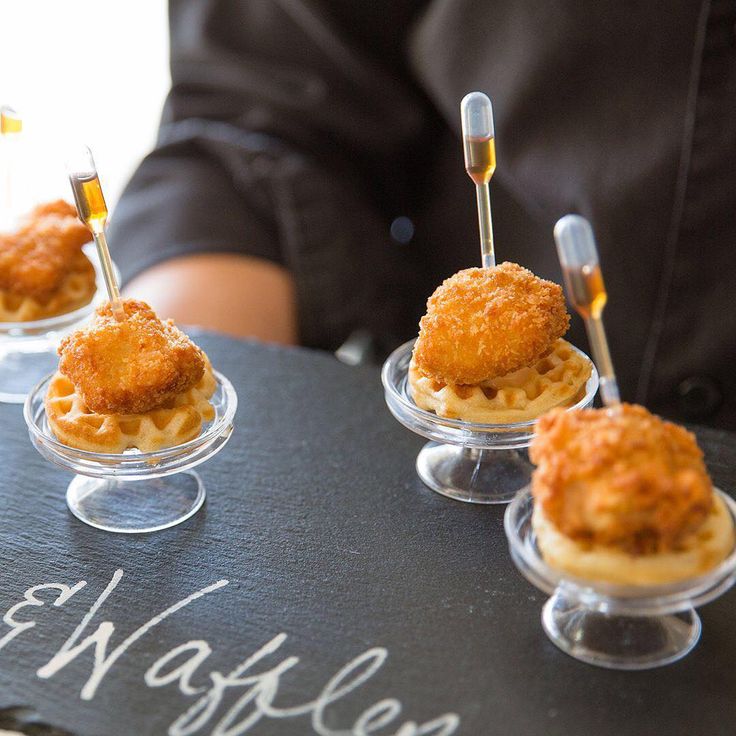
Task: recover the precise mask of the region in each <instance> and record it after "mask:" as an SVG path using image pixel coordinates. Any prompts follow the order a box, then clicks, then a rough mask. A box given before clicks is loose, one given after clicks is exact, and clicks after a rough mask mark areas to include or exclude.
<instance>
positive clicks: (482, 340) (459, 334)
mask: <svg viewBox="0 0 736 736" xmlns="http://www.w3.org/2000/svg"><path fill="white" fill-rule="evenodd" d="M569 323H570V315H568V314H567V310H566V309H565V299H564V296H563V293H562V288H561V287H560V286H559V285H558V284H553V283H552V282H551V281H545V280H544V279H540V278H538V277H537V276H535V275H534V274H533V273H532V272H531V271H528V270H527V269H525V268H522V267H521V266H519V265H517V264H516V263H502V264H500V265H498V266H495V267H494V268H468V269H465V270H464V271H458V273H456V274H455V275H454V276H451V277H450V278H449V279H446V280H445V281H444V282H443V283H442V285H441V286H439V287H438V288H437V290H436V291H435V292H434V294H432V296H431V297H430V298H429V300H428V301H427V314H426V315H425V316H424V317H422V320H421V322H420V323H419V337H418V339H417V342H416V346H415V348H414V361H415V363H416V365H417V367H418V368H419V369H420V370H421V371H422V373H424V374H425V375H427V376H430V377H433V378H437V379H439V380H442V381H445V382H447V383H454V384H477V383H480V382H481V381H487V380H488V379H490V378H495V377H496V376H503V375H506V374H507V373H511V372H512V371H515V370H517V369H519V368H522V367H524V366H527V365H530V364H532V363H534V362H535V361H536V360H537V359H538V358H540V357H541V356H542V355H543V354H544V353H546V352H547V351H548V350H549V349H550V347H551V346H552V344H553V343H554V342H555V340H557V338H559V337H562V336H563V335H564V334H565V332H567V328H568V326H569Z"/></svg>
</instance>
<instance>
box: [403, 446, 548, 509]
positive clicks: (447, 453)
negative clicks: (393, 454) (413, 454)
mask: <svg viewBox="0 0 736 736" xmlns="http://www.w3.org/2000/svg"><path fill="white" fill-rule="evenodd" d="M533 468H534V466H533V465H532V464H531V463H530V462H529V456H528V454H527V452H526V450H524V449H521V450H479V449H476V448H472V447H463V446H458V445H447V444H443V443H440V442H427V444H426V445H424V447H423V448H422V449H421V450H420V452H419V455H418V456H417V474H418V475H419V477H420V478H421V479H422V481H423V482H424V484H425V485H426V486H428V487H429V488H431V489H432V490H433V491H436V492H437V493H441V494H442V495H443V496H447V497H448V498H454V499H455V500H456V501H464V502H465V503H480V504H484V503H485V504H489V503H508V502H509V501H510V500H511V499H512V498H513V497H514V496H515V495H516V492H517V491H518V490H519V488H523V487H524V486H525V485H527V484H528V483H529V480H530V479H531V474H532V469H533Z"/></svg>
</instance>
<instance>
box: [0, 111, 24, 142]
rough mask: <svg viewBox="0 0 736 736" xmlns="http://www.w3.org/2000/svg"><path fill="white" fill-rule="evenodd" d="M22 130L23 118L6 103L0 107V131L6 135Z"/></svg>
mask: <svg viewBox="0 0 736 736" xmlns="http://www.w3.org/2000/svg"><path fill="white" fill-rule="evenodd" d="M22 130H23V120H22V119H21V117H20V115H18V113H17V112H16V111H15V110H13V108H12V107H9V106H8V105H3V106H2V107H0V133H2V134H3V135H8V134H12V133H20V132H21V131H22Z"/></svg>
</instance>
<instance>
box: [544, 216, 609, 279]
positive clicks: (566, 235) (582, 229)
mask: <svg viewBox="0 0 736 736" xmlns="http://www.w3.org/2000/svg"><path fill="white" fill-rule="evenodd" d="M554 235H555V243H556V244H557V255H558V256H559V259H560V265H561V266H562V268H563V269H569V268H575V269H578V268H582V267H583V266H591V267H592V266H596V265H597V264H598V250H597V249H596V247H595V237H594V236H593V228H592V227H591V226H590V223H589V222H588V221H587V220H586V219H585V218H584V217H581V216H580V215H565V216H564V217H563V218H561V219H560V220H558V221H557V224H556V225H555V231H554Z"/></svg>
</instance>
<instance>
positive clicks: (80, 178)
mask: <svg viewBox="0 0 736 736" xmlns="http://www.w3.org/2000/svg"><path fill="white" fill-rule="evenodd" d="M69 181H70V183H71V185H72V191H73V192H74V201H75V202H76V204H77V210H78V211H79V217H80V219H81V220H82V222H83V223H84V224H85V225H87V226H88V227H89V228H90V229H91V230H92V232H102V229H103V228H104V226H105V222H106V221H107V204H106V202H105V197H104V195H103V194H102V187H101V186H100V179H99V177H98V176H97V174H96V173H90V174H75V175H73V176H70V177H69Z"/></svg>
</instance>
